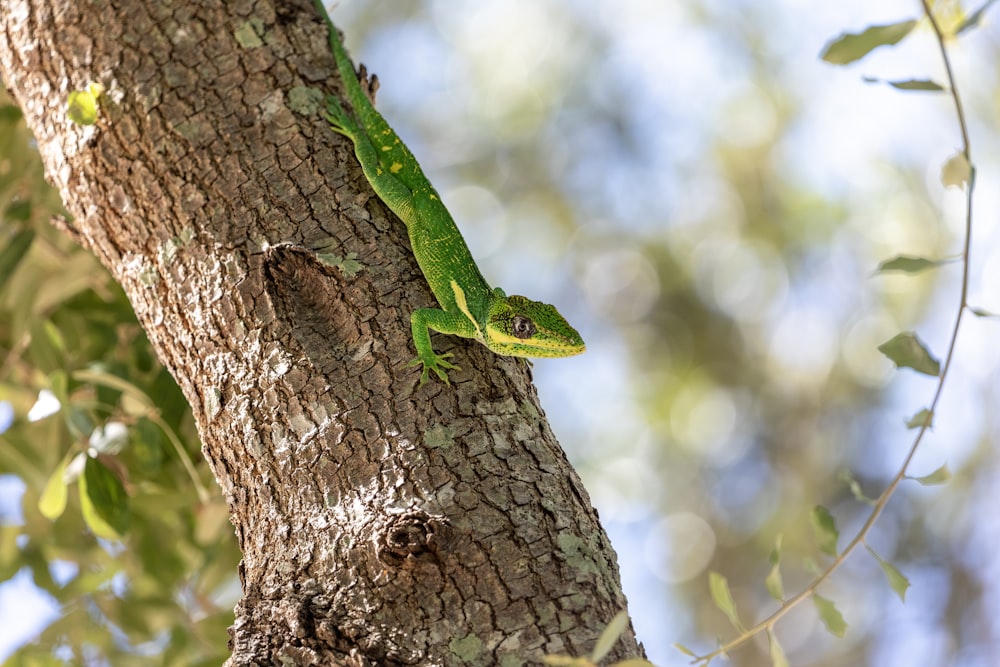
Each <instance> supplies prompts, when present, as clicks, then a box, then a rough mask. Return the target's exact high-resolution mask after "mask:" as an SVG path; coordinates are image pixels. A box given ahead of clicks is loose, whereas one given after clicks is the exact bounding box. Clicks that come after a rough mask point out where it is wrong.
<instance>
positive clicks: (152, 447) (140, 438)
mask: <svg viewBox="0 0 1000 667" xmlns="http://www.w3.org/2000/svg"><path fill="white" fill-rule="evenodd" d="M131 451H132V454H133V455H134V456H135V459H136V462H137V463H138V464H139V469H140V470H141V471H142V472H144V473H147V474H152V473H155V472H156V471H157V470H159V469H160V464H161V463H162V462H163V435H162V431H161V430H160V427H159V426H157V425H156V424H154V423H153V422H151V421H149V420H148V419H140V420H139V421H138V422H136V423H135V425H134V426H133V427H132V447H131Z"/></svg>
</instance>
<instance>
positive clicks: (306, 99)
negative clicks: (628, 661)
mask: <svg viewBox="0 0 1000 667" xmlns="http://www.w3.org/2000/svg"><path fill="white" fill-rule="evenodd" d="M326 34H327V33H326V26H325V25H324V24H323V23H322V21H321V20H320V19H319V17H318V15H317V13H316V11H315V9H314V8H313V6H312V0H288V1H286V2H275V3H272V2H269V1H268V0H259V1H258V0H241V1H233V2H224V3H223V2H216V1H215V0H201V1H197V0H187V1H177V2H170V3H167V2H158V1H157V2H139V1H136V0H132V1H128V0H116V1H107V2H71V1H70V0H3V2H2V3H0V68H2V74H3V77H4V80H5V81H6V85H7V87H8V88H9V90H10V91H11V93H12V94H13V95H14V97H15V98H16V99H17V100H18V102H19V104H20V105H21V107H22V109H23V111H24V115H25V118H26V121H27V123H28V126H29V127H30V128H31V130H32V131H33V132H34V134H35V137H36V138H37V141H38V147H39V150H40V151H41V154H42V157H43V160H44V163H45V167H46V173H47V176H48V178H49V179H50V180H51V181H52V182H53V183H54V184H55V185H56V186H57V187H58V188H59V190H60V192H61V193H62V196H63V200H64V201H65V202H66V205H67V208H68V209H69V210H70V212H72V214H73V215H74V218H75V219H74V220H73V221H72V222H69V223H66V229H67V232H68V233H70V234H72V235H73V236H74V238H76V239H77V240H78V241H79V242H80V243H82V244H83V245H84V246H86V247H87V248H89V249H91V250H92V251H93V252H94V253H95V254H96V255H97V257H98V258H100V260H101V261H102V262H103V263H104V264H105V265H106V266H107V267H108V268H109V269H110V270H111V272H112V273H113V275H114V276H115V277H116V279H117V280H118V281H119V282H120V283H121V284H122V286H123V287H124V289H125V291H126V292H127V294H128V296H129V299H130V300H131V302H132V305H133V307H134V308H135V310H136V313H137V315H138V317H139V321H140V322H141V323H142V325H143V326H144V327H145V328H146V331H147V332H148V334H149V338H150V340H151V341H152V343H153V346H154V347H155V349H156V352H157V354H158V355H159V357H160V359H161V360H162V361H163V363H164V364H166V366H167V367H168V368H169V369H170V371H171V372H172V373H173V375H174V377H175V378H176V380H177V382H178V384H179V385H180V387H181V388H182V390H183V391H184V394H185V395H186V397H187V399H188V401H189V402H190V403H191V406H192V408H193V410H194V415H195V418H196V420H197V423H198V429H199V432H200V434H201V438H202V441H203V443H204V445H203V453H204V456H205V458H206V459H207V461H208V462H209V464H210V465H211V468H212V470H213V472H214V474H215V476H216V479H217V480H218V482H219V485H220V486H221V487H222V490H223V492H224V493H225V496H226V499H227V500H228V503H229V507H230V511H231V515H232V521H233V524H234V525H235V527H236V534H237V536H238V539H239V543H240V546H241V548H242V551H243V556H244V558H243V562H242V565H241V572H240V574H241V580H242V583H243V590H244V597H243V599H242V600H241V601H240V603H239V604H238V606H237V610H236V622H235V624H234V626H233V627H232V629H231V633H230V634H231V648H232V657H231V658H230V661H229V663H228V664H231V665H250V664H261V665H268V664H294V665H334V664H343V665H396V664H407V665H412V664H423V665H453V664H477V665H480V664H481V665H489V664H503V665H516V664H521V663H522V662H536V661H538V660H539V659H540V657H541V656H542V655H544V654H546V653H569V654H573V655H586V654H588V653H589V652H590V650H591V649H592V648H593V644H594V641H595V640H596V638H597V637H598V635H599V634H600V632H601V630H602V629H603V628H604V626H605V625H606V624H607V622H608V621H609V620H610V619H611V618H612V616H614V614H615V613H616V612H618V611H620V610H622V609H624V608H625V599H624V596H623V595H622V592H621V587H620V583H619V576H618V569H617V564H616V561H615V555H614V552H613V551H612V548H611V545H610V544H609V542H608V539H607V536H606V535H605V533H604V531H603V530H602V529H601V527H600V525H599V523H598V519H597V515H596V512H595V511H594V510H593V509H592V507H591V505H590V501H589V499H588V496H587V494H586V492H585V491H584V489H583V487H582V485H581V483H580V480H579V478H578V477H577V475H576V473H575V472H574V471H573V470H572V468H571V467H570V466H569V464H568V462H567V460H566V457H565V456H564V454H563V452H562V450H561V449H560V447H559V445H558V443H557V442H556V440H555V438H554V437H553V435H552V432H551V431H550V430H549V427H548V424H547V423H546V421H545V418H544V415H543V413H542V411H541V408H540V407H539V405H538V401H537V396H536V394H535V391H534V389H533V387H532V385H531V383H530V372H529V369H528V367H527V365H526V364H525V363H524V362H523V361H519V360H513V359H505V358H500V357H497V356H495V355H492V354H491V353H489V352H488V351H486V350H485V348H483V347H482V346H480V345H477V344H474V343H471V342H469V341H464V340H459V339H455V338H452V337H448V338H439V339H438V340H437V341H436V346H437V347H438V349H439V351H440V350H442V349H447V348H448V347H449V346H451V347H452V349H454V351H455V353H456V359H457V360H458V362H459V364H460V365H461V366H462V368H463V370H462V372H461V373H453V374H452V379H453V381H454V383H453V385H452V386H444V385H443V384H441V383H439V382H436V381H432V382H429V383H428V384H426V385H425V386H423V387H417V379H418V376H419V371H418V370H417V369H415V368H411V367H408V366H407V363H408V362H409V360H410V359H411V358H412V357H413V356H414V353H413V349H412V345H411V342H410V329H409V314H410V312H411V311H412V310H413V309H414V308H418V307H422V306H429V305H432V303H433V298H432V296H431V294H430V291H429V289H428V287H427V285H426V284H425V282H424V280H423V277H422V275H421V274H420V271H419V269H418V267H417V266H416V263H415V261H414V259H413V257H412V255H411V253H410V251H409V248H408V246H407V241H406V233H405V229H404V227H403V225H402V224H401V223H400V222H399V221H397V220H396V219H395V218H393V217H392V215H391V214H390V213H389V212H388V210H387V209H386V207H385V206H383V205H382V203H381V202H380V201H379V200H378V199H377V197H375V196H374V194H373V193H372V191H371V189H370V188H369V186H368V185H367V183H366V182H365V180H364V178H363V176H362V173H361V169H360V167H359V166H358V164H357V162H356V161H355V159H354V157H353V152H352V150H351V147H350V145H349V142H347V141H346V140H344V139H343V138H341V137H339V136H338V135H336V134H334V133H333V132H331V131H330V130H329V128H328V127H327V124H326V122H325V121H324V120H323V119H322V117H321V114H320V112H319V110H320V107H321V104H320V100H321V97H320V96H319V95H320V93H324V92H326V91H339V90H340V86H339V82H338V81H337V79H336V78H335V74H334V71H335V70H334V67H333V60H332V57H331V56H330V54H329V52H328V48H327V43H326ZM93 82H99V83H100V84H102V85H103V86H104V88H105V93H104V95H103V97H102V106H101V108H100V113H99V117H98V121H97V123H96V125H94V126H90V127H81V126H78V125H75V124H73V123H71V122H69V121H68V120H67V117H66V112H65V109H66V101H67V95H68V93H69V92H70V91H73V90H81V89H85V88H86V87H87V86H88V84H90V83H93ZM222 639H223V638H221V637H220V641H222ZM640 654H641V648H640V647H639V646H638V645H637V644H636V641H635V637H634V635H633V633H632V631H631V629H629V630H627V631H626V633H625V636H624V637H623V640H622V641H621V642H619V643H618V644H617V646H616V649H615V650H614V651H613V652H612V653H611V657H612V658H622V657H627V656H636V655H640Z"/></svg>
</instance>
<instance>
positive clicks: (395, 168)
mask: <svg viewBox="0 0 1000 667" xmlns="http://www.w3.org/2000/svg"><path fill="white" fill-rule="evenodd" d="M402 170H403V165H402V164H400V163H399V162H393V163H392V166H391V167H389V171H391V172H392V173H394V174H398V173H399V172H401V171H402Z"/></svg>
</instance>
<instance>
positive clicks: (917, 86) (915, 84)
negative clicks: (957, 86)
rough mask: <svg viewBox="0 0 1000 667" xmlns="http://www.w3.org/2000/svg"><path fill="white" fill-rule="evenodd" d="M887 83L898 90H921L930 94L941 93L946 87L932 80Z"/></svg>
mask: <svg viewBox="0 0 1000 667" xmlns="http://www.w3.org/2000/svg"><path fill="white" fill-rule="evenodd" d="M886 83H888V84H889V85H890V86H892V87H893V88H896V89H898V90H919V91H924V92H930V93H940V92H941V91H943V90H944V86H942V85H941V84H939V83H937V82H935V81H931V80H930V79H907V80H905V81H887V82H886Z"/></svg>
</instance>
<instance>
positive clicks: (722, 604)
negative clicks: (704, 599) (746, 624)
mask: <svg viewBox="0 0 1000 667" xmlns="http://www.w3.org/2000/svg"><path fill="white" fill-rule="evenodd" d="M708 587H709V590H710V591H711V592H712V601H713V602H715V606H716V607H718V608H719V609H720V610H721V611H722V613H723V614H725V615H726V617H727V618H728V619H729V622H730V623H732V624H733V627H734V628H736V629H737V630H739V631H740V632H743V630H744V628H743V624H742V623H740V617H739V614H737V613H736V602H735V601H734V600H733V595H732V593H730V591H729V581H728V580H727V579H726V578H725V577H724V576H722V575H721V574H719V573H718V572H709V573H708Z"/></svg>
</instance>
